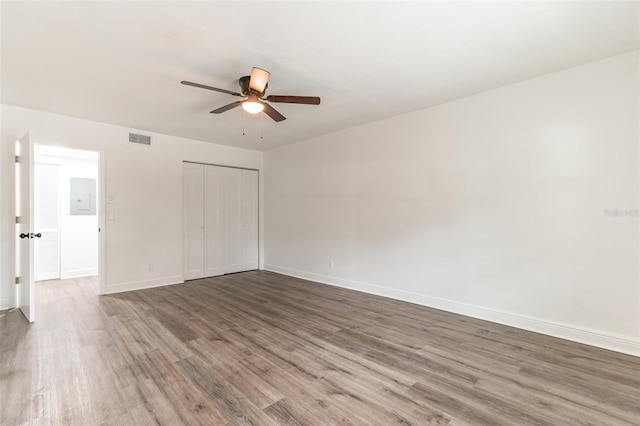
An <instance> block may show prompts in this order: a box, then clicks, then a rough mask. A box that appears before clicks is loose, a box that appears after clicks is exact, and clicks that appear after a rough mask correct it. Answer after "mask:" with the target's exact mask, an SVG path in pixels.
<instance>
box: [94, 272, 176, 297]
mask: <svg viewBox="0 0 640 426" xmlns="http://www.w3.org/2000/svg"><path fill="white" fill-rule="evenodd" d="M182 283H184V280H183V279H182V275H174V276H172V277H164V278H153V279H151V280H142V281H130V282H127V283H120V284H110V285H107V286H106V288H105V292H104V294H114V293H122V292H124V291H133V290H143V289H145V288H153V287H162V286H165V285H173V284H182Z"/></svg>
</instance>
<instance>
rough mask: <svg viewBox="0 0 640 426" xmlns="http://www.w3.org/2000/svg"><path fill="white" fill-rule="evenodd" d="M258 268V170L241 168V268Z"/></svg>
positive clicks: (246, 269)
mask: <svg viewBox="0 0 640 426" xmlns="http://www.w3.org/2000/svg"><path fill="white" fill-rule="evenodd" d="M253 269H258V171H257V170H242V270H243V271H250V270H253Z"/></svg>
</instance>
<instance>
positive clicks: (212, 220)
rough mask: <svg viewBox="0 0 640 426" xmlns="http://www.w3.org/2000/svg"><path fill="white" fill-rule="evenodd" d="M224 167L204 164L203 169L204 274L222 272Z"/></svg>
mask: <svg viewBox="0 0 640 426" xmlns="http://www.w3.org/2000/svg"><path fill="white" fill-rule="evenodd" d="M223 174H224V169H223V168H222V167H216V166H205V169H204V216H205V217H204V262H205V265H204V268H205V276H206V277H213V276H215V275H222V274H224V263H223V259H225V257H226V256H225V242H224V232H223V231H224V228H223V226H224V224H223V207H224V204H223V200H222V184H223Z"/></svg>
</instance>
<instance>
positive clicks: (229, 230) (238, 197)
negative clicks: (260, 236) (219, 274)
mask: <svg viewBox="0 0 640 426" xmlns="http://www.w3.org/2000/svg"><path fill="white" fill-rule="evenodd" d="M223 191H224V198H223V200H224V212H225V219H226V221H225V222H226V223H225V228H226V229H225V231H226V237H227V238H226V239H227V264H226V267H225V273H227V274H230V273H233V272H240V271H242V170H240V169H231V168H228V167H227V168H224V189H223Z"/></svg>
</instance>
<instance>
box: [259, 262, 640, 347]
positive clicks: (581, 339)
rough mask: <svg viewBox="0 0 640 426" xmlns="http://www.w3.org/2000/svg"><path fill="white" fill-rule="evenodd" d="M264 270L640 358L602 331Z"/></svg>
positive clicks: (624, 340)
mask: <svg viewBox="0 0 640 426" xmlns="http://www.w3.org/2000/svg"><path fill="white" fill-rule="evenodd" d="M264 269H265V270H267V271H272V272H277V273H279V274H284V275H289V276H292V277H296V278H302V279H305V280H311V281H316V282H320V283H323V284H329V285H332V286H336V287H342V288H348V289H351V290H356V291H362V292H365V293H370V294H375V295H378V296H384V297H389V298H391V299H397V300H402V301H405V302H410V303H416V304H418V305H422V306H427V307H430V308H435V309H441V310H443V311H447V312H453V313H456V314H460V315H465V316H469V317H472V318H478V319H482V320H485V321H491V322H495V323H498V324H503V325H508V326H511V327H517V328H520V329H523V330H528V331H533V332H536V333H541V334H546V335H549V336H553V337H559V338H561V339H566V340H571V341H574V342H578V343H584V344H586V345H591V346H596V347H600V348H604V349H609V350H612V351H616V352H622V353H625V354H629V355H635V356H640V339H633V338H630V337H627V336H620V335H615V334H612V333H605V332H602V331H599V330H592V329H588V328H583V327H577V326H574V325H569V324H563V323H559V322H555V321H548V320H543V319H539V318H533V317H528V316H525V315H520V314H514V313H510V312H504V311H499V310H495V309H489V308H485V307H483V306H477V305H471V304H468V303H462V302H456V301H453V300H447V299H441V298H438V297H432V296H427V295H424V294H419V293H413V292H409V291H404V290H397V289H393V288H389V287H383V286H378V285H373V284H368V283H363V282H359V281H353V280H346V279H342V278H337V277H331V276H327V275H321V274H316V273H313V272H305V271H299V270H297V269H291V268H286V267H283V266H276V265H270V264H266V265H265V266H264Z"/></svg>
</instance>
